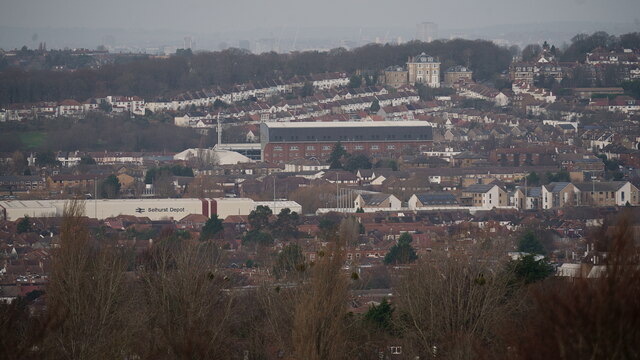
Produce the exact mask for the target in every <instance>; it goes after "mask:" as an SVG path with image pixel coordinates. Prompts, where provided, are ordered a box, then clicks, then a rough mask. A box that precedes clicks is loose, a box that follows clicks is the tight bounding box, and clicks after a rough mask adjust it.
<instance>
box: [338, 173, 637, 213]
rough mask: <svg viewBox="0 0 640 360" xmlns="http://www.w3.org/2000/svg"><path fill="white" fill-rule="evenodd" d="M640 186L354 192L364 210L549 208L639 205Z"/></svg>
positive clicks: (565, 184) (611, 183)
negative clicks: (401, 195)
mask: <svg viewBox="0 0 640 360" xmlns="http://www.w3.org/2000/svg"><path fill="white" fill-rule="evenodd" d="M638 194H639V193H638V188H637V187H635V186H634V185H633V184H631V183H630V182H628V181H607V182H593V183H569V182H553V183H550V184H547V185H543V186H539V187H522V186H520V187H517V188H516V189H515V190H513V191H507V190H506V189H505V188H503V187H502V186H500V185H498V184H496V183H491V184H473V185H470V186H467V187H465V188H463V189H461V190H459V191H456V192H453V191H440V192H438V191H435V192H426V193H419V194H413V195H412V196H411V197H410V198H409V200H408V202H407V203H405V204H403V202H402V201H401V200H400V199H399V198H398V197H396V196H394V195H391V194H385V193H379V192H369V191H356V194H355V195H351V197H352V198H355V199H354V200H353V209H351V210H354V211H355V210H359V209H362V210H363V211H365V212H375V211H398V210H412V211H419V210H434V209H465V208H466V209H474V210H491V209H494V208H497V209H501V208H503V209H506V208H511V209H518V210H549V209H560V208H565V207H570V206H589V207H604V206H637V205H638V204H639V199H640V198H639V195H638Z"/></svg>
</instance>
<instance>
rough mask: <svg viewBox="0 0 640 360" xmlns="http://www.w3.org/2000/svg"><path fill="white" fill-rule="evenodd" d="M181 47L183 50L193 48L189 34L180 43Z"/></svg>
mask: <svg viewBox="0 0 640 360" xmlns="http://www.w3.org/2000/svg"><path fill="white" fill-rule="evenodd" d="M182 48H183V49H185V50H187V49H192V48H193V39H191V36H185V37H184V43H183V44H182Z"/></svg>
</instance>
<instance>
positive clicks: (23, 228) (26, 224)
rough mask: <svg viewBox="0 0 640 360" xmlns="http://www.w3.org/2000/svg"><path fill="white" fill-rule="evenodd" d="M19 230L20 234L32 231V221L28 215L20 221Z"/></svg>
mask: <svg viewBox="0 0 640 360" xmlns="http://www.w3.org/2000/svg"><path fill="white" fill-rule="evenodd" d="M17 230H18V234H22V233H26V232H29V231H31V220H29V217H28V216H27V215H25V216H24V217H23V218H22V220H20V222H19V223H18V227H17Z"/></svg>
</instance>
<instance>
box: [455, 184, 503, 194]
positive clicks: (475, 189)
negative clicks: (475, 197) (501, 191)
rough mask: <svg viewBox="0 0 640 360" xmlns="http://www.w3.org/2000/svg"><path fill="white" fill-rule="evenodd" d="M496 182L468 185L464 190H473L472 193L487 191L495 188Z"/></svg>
mask: <svg viewBox="0 0 640 360" xmlns="http://www.w3.org/2000/svg"><path fill="white" fill-rule="evenodd" d="M494 186H497V185H495V184H473V185H470V186H468V187H466V188H465V189H464V190H462V191H463V192H472V193H486V192H487V191H489V190H491V189H493V187H494Z"/></svg>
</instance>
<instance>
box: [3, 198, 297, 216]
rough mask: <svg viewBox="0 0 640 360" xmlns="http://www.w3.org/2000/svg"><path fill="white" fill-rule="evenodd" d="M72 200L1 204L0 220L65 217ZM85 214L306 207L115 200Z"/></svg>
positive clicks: (92, 205)
mask: <svg viewBox="0 0 640 360" xmlns="http://www.w3.org/2000/svg"><path fill="white" fill-rule="evenodd" d="M67 202H68V200H25V201H20V200H10V201H0V219H4V220H11V221H14V220H16V219H19V218H21V217H24V216H25V215H26V216H30V217H57V216H62V214H63V211H64V206H65V204H66V203H67ZM84 205H85V215H86V216H88V217H90V218H96V219H100V220H103V219H106V218H109V217H113V216H118V215H133V216H140V217H148V218H149V219H151V220H164V219H174V220H179V219H182V218H183V217H185V216H187V215H189V214H201V215H205V216H211V214H217V215H218V217H220V218H221V219H224V218H226V217H227V216H229V215H249V213H251V211H253V210H254V209H255V208H256V207H258V205H266V206H269V207H270V208H272V210H274V209H275V211H274V213H276V214H277V213H279V212H280V210H282V209H284V208H289V209H291V211H295V212H297V213H301V212H302V206H300V204H298V203H296V202H295V201H283V200H277V201H264V202H257V201H253V200H252V199H248V198H215V199H113V200H107V199H104V200H85V201H84Z"/></svg>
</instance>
